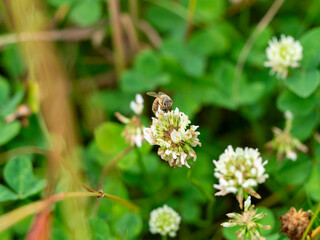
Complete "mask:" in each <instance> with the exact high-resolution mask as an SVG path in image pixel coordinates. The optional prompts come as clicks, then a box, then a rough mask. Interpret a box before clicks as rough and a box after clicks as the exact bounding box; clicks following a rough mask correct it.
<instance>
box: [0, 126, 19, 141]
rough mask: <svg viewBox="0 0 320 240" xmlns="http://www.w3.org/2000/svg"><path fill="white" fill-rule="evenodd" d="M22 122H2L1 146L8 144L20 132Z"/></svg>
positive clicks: (0, 128)
mask: <svg viewBox="0 0 320 240" xmlns="http://www.w3.org/2000/svg"><path fill="white" fill-rule="evenodd" d="M20 128H21V126H20V123H19V122H17V121H15V122H12V123H9V124H4V123H2V122H0V146H1V145H4V144H6V143H7V142H9V141H10V140H11V139H13V138H14V137H15V136H17V135H18V134H19V131H20Z"/></svg>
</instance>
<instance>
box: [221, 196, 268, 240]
mask: <svg viewBox="0 0 320 240" xmlns="http://www.w3.org/2000/svg"><path fill="white" fill-rule="evenodd" d="M244 206H245V207H244V211H243V212H242V214H239V213H228V214H227V216H228V217H229V218H231V220H229V222H225V223H222V224H221V226H223V227H234V226H240V227H241V228H240V229H239V230H238V231H237V232H236V233H235V234H236V235H237V236H238V239H239V240H241V239H251V240H262V239H265V238H264V237H262V236H261V234H260V230H261V229H271V227H270V226H263V225H262V224H260V223H258V222H257V220H259V219H262V218H263V217H264V216H266V215H267V214H265V213H257V212H256V210H255V209H254V205H251V197H250V196H249V197H248V199H247V200H246V201H245V203H244Z"/></svg>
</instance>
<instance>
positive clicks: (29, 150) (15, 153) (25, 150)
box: [0, 146, 48, 165]
mask: <svg viewBox="0 0 320 240" xmlns="http://www.w3.org/2000/svg"><path fill="white" fill-rule="evenodd" d="M25 154H41V155H47V154H48V150H47V149H43V148H39V147H36V146H26V147H18V148H15V149H10V150H8V151H6V152H2V153H0V165H1V164H4V163H6V162H7V161H8V160H10V159H12V158H16V157H19V156H21V155H25Z"/></svg>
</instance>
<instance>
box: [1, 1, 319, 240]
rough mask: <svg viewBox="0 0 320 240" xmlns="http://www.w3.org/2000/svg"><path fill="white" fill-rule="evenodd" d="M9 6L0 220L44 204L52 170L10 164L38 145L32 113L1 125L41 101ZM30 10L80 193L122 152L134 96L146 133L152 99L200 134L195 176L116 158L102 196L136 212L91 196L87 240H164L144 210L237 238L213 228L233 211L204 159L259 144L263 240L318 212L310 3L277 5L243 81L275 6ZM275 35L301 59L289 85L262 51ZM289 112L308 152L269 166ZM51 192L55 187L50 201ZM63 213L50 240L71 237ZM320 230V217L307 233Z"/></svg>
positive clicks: (17, 231) (148, 152)
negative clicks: (290, 43)
mask: <svg viewBox="0 0 320 240" xmlns="http://www.w3.org/2000/svg"><path fill="white" fill-rule="evenodd" d="M8 2H9V1H6V0H4V1H2V4H1V14H0V22H1V23H0V29H1V36H0V51H1V55H0V74H1V78H0V118H1V119H0V120H1V121H0V151H1V153H0V159H1V160H2V161H3V162H2V164H1V165H0V181H1V185H0V201H1V205H0V213H1V214H4V213H7V212H9V211H11V210H13V209H15V208H17V207H19V206H22V205H25V204H27V203H31V202H32V201H35V200H38V199H41V197H42V196H43V194H44V191H45V190H44V189H45V185H46V181H47V180H46V179H47V175H46V174H47V170H48V166H47V164H46V160H45V159H46V158H45V157H44V156H41V155H36V154H28V155H24V154H19V153H16V154H13V155H12V156H18V155H19V156H18V157H12V156H10V154H7V153H8V151H9V150H12V151H13V153H14V150H15V149H18V148H21V147H24V146H37V147H41V148H44V147H46V144H45V141H44V133H43V131H42V127H41V124H42V123H41V121H40V120H39V117H38V115H39V113H38V112H37V110H34V112H33V114H31V116H28V121H29V123H28V124H23V123H22V122H21V121H18V120H16V121H14V122H12V123H10V124H6V123H4V119H5V118H6V117H7V116H8V115H9V114H10V113H13V112H15V111H16V109H17V107H18V106H19V105H20V104H23V103H26V104H29V105H30V106H32V105H37V104H38V101H40V105H41V99H40V100H39V99H34V96H36V95H33V88H32V87H30V84H29V82H30V79H31V78H32V76H30V71H28V67H27V65H28V64H27V62H26V58H25V57H23V54H22V53H21V46H20V42H21V41H20V40H19V37H18V38H17V37H15V32H14V29H15V24H14V23H15V22H14V20H12V19H13V18H14V16H13V15H10V11H9V10H8V6H9V5H10V4H9V3H8ZM29 2H30V3H31V2H33V1H29ZM39 2H41V3H42V14H43V15H44V16H46V18H47V19H48V20H47V24H46V28H45V29H44V30H43V31H45V32H44V38H45V39H46V40H45V41H47V40H49V41H52V42H54V45H55V53H56V55H57V56H58V59H59V61H60V65H61V66H62V68H63V69H64V71H65V72H66V75H67V78H68V80H67V84H66V86H67V87H68V89H67V92H68V98H69V100H70V102H71V106H72V109H73V113H74V118H75V122H74V128H75V130H76V132H77V135H78V142H79V143H78V144H77V153H78V154H79V156H80V157H79V162H78V164H79V165H80V172H81V176H82V179H84V182H86V184H87V185H89V186H91V187H92V188H96V187H98V186H97V182H98V180H99V175H100V173H101V170H102V168H103V167H104V166H105V165H106V164H108V162H110V161H111V160H112V159H113V158H114V157H115V156H117V155H118V154H119V153H120V152H122V151H123V150H124V149H125V148H126V146H127V145H126V143H125V141H124V138H123V136H121V132H122V131H123V128H124V125H123V124H121V123H120V122H119V121H118V120H117V119H116V117H115V116H114V113H115V112H120V113H122V114H123V115H125V116H132V115H133V112H132V111H131V110H130V107H129V105H130V101H132V100H134V98H135V95H136V94H137V93H140V94H142V96H143V97H144V100H145V108H144V113H143V115H142V120H143V123H144V125H145V126H149V124H150V122H151V117H152V116H153V113H152V111H151V106H152V102H153V100H154V99H153V98H152V97H149V96H147V95H146V92H150V91H162V92H165V93H167V94H168V95H169V96H171V98H172V99H173V103H174V104H173V107H178V108H179V110H180V111H183V112H184V113H186V114H187V115H188V116H189V117H190V120H191V122H192V124H194V125H199V126H200V127H199V132H200V133H201V134H200V136H199V139H200V142H201V143H202V147H201V148H200V147H197V148H195V151H196V153H197V155H198V158H197V161H196V162H195V163H194V164H192V166H191V168H192V171H189V172H188V169H187V168H185V167H182V168H171V167H169V165H168V164H167V163H166V162H164V161H163V160H161V158H160V157H159V156H158V155H157V154H156V151H157V147H152V146H150V145H149V144H148V143H144V144H143V146H142V147H141V148H134V149H133V150H132V151H130V153H128V154H127V155H125V156H124V157H123V158H122V159H121V160H120V161H119V162H118V163H117V165H116V167H114V168H112V170H111V171H109V172H108V174H107V177H106V179H105V181H104V184H103V191H104V192H105V193H109V194H113V195H116V196H120V197H122V198H125V199H127V200H129V201H131V202H133V203H135V204H136V205H138V206H139V207H141V209H140V210H141V211H140V212H138V213H135V212H131V211H129V210H128V209H127V208H125V207H123V206H121V205H119V204H118V203H116V202H112V201H110V200H107V199H101V200H99V201H101V204H100V207H99V209H98V211H97V209H94V202H95V201H98V200H96V199H95V198H92V199H88V200H87V201H88V202H87V205H86V207H85V210H84V215H83V219H84V220H83V221H84V225H85V227H86V228H87V229H88V231H89V232H88V236H89V237H87V238H89V239H99V240H100V239H160V236H156V235H151V234H150V233H149V230H148V219H149V213H150V211H151V210H153V209H154V208H157V207H160V206H162V205H163V204H167V205H169V206H170V207H172V208H173V209H175V210H176V211H177V212H178V213H179V214H180V215H181V217H182V221H181V226H180V230H179V232H178V236H177V239H194V240H198V239H236V236H235V235H234V231H235V230H234V229H222V227H220V223H221V222H222V221H225V220H226V216H225V214H226V213H229V212H232V211H236V212H239V211H240V210H239V207H238V205H237V201H236V200H235V197H234V196H231V195H227V196H224V197H214V193H215V190H214V189H213V187H212V185H213V184H214V183H216V182H217V179H216V178H215V177H214V176H213V172H214V165H213V163H212V160H213V159H218V158H219V155H220V154H221V153H222V152H223V151H224V149H225V148H226V147H227V146H228V145H232V146H234V147H237V146H239V147H246V146H248V147H252V148H258V149H259V150H260V152H261V153H262V156H263V158H264V159H268V160H269V163H268V165H267V166H266V169H267V173H268V174H269V175H270V177H269V179H267V181H266V183H265V184H263V185H262V186H259V189H258V192H259V193H260V195H261V196H262V200H260V201H258V200H256V199H254V200H253V203H254V204H255V205H257V206H258V208H261V209H262V210H263V211H265V212H267V213H268V216H267V217H266V218H265V219H264V220H263V221H264V223H265V224H269V225H271V227H272V229H271V230H269V231H265V232H263V234H264V236H266V238H267V239H268V240H277V239H286V236H285V235H283V234H280V233H279V232H280V229H279V226H280V222H279V221H278V219H279V217H280V216H281V215H282V214H284V213H285V212H287V210H288V209H289V208H290V207H291V206H295V207H296V208H303V209H305V210H307V209H311V210H314V209H315V205H316V203H317V202H319V201H320V184H319V183H320V143H319V141H317V138H315V137H314V136H315V134H316V131H317V129H318V128H319V106H320V101H319V94H320V90H319V63H320V57H319V56H320V41H319V39H320V28H317V26H319V25H320V15H319V14H318V13H319V11H320V2H319V1H318V0H306V1H295V0H287V1H284V3H283V5H282V7H281V8H280V10H279V12H278V13H277V14H276V16H275V17H274V18H273V20H272V21H271V23H270V24H268V26H267V27H266V28H265V29H264V30H263V31H262V33H261V34H260V35H259V36H258V38H257V39H256V40H255V41H254V44H253V46H252V48H251V49H250V52H249V54H248V57H247V58H246V59H245V64H244V67H243V71H242V72H241V75H240V76H239V77H238V78H237V77H236V76H235V71H236V64H237V61H238V59H239V54H240V52H241V50H242V48H243V46H244V44H245V43H246V41H247V40H248V38H249V36H250V34H251V33H252V31H253V30H254V29H255V28H256V27H257V24H258V22H259V21H260V20H261V19H262V17H263V16H264V15H265V14H266V12H267V11H268V10H269V8H270V6H271V5H272V4H273V1H269V0H257V1H242V3H240V4H232V3H231V2H229V1H227V0H190V1H188V0H171V1H170V0H141V1H139V0H130V1H125V0H123V1H120V0H106V1H103V0H43V1H39ZM117 7H118V8H117ZM26 14H31V15H32V14H33V13H32V12H28V13H26ZM26 21H27V19H26ZM26 24H27V23H26ZM52 32H55V33H56V35H54V34H52ZM50 33H51V34H52V35H50ZM281 34H285V35H291V36H293V37H294V38H295V39H297V40H300V41H301V44H302V46H303V55H304V58H303V60H302V63H301V68H300V69H298V70H297V71H295V72H292V75H291V76H289V78H288V79H287V80H285V81H283V80H278V79H276V77H274V76H271V75H270V74H269V69H267V68H265V67H264V66H263V63H264V61H266V54H265V49H266V47H267V46H268V41H269V40H270V39H271V38H272V37H273V36H277V37H279V36H280V35H281ZM38 40H39V39H38ZM38 40H37V41H38ZM32 41H33V40H31V41H30V43H31V44H32ZM37 41H34V42H33V44H36V43H37ZM35 46H36V45H35ZM36 64H37V63H36ZM301 71H302V72H303V73H305V72H307V73H310V72H312V73H313V74H312V77H300V75H301V74H300V75H299V72H301ZM35 80H36V81H37V80H38V79H35ZM31 86H32V84H31ZM40 89H41V88H40ZM34 109H36V108H34ZM286 110H290V111H291V112H292V113H293V114H294V120H293V128H292V130H291V133H292V134H293V135H294V136H295V137H297V138H298V139H299V140H301V141H303V142H304V143H305V144H306V145H307V146H308V147H309V151H308V153H306V154H301V153H299V155H298V159H297V161H296V162H292V161H290V160H288V159H285V160H283V161H282V162H277V160H276V156H275V154H274V153H268V152H267V151H266V147H265V143H267V142H268V141H270V140H271V139H272V137H273V135H272V132H271V128H272V127H273V126H277V127H279V128H283V127H284V118H283V113H284V111H286ZM316 136H317V135H316ZM9 160H10V161H9ZM5 162H6V163H5ZM64 174H68V173H64ZM17 178H19V179H20V180H21V181H25V186H23V187H22V188H21V187H19V186H17V185H16V183H15V182H14V181H15V180H14V179H17ZM61 184H62V185H63V182H62V183H61V182H60V185H61ZM197 184H198V185H201V187H199V186H197ZM58 189H59V184H58V185H57V187H56V192H58ZM63 211H65V209H64V208H61V207H60V203H58V204H56V205H55V208H54V211H53V208H52V214H51V219H52V221H51V223H52V228H51V231H52V239H54V240H55V239H75V238H74V235H73V232H72V230H71V229H70V228H69V227H68V226H67V224H65V222H64V221H62V220H61V219H63ZM32 221H33V217H28V218H26V219H25V220H23V221H21V222H19V223H18V224H16V225H15V226H14V227H12V228H10V229H9V230H6V231H5V232H3V233H1V234H0V239H24V238H25V236H26V234H27V232H28V229H29V228H30V226H31V224H32ZM319 223H320V220H319V218H317V219H316V221H315V223H314V227H316V226H319ZM84 239H86V238H84Z"/></svg>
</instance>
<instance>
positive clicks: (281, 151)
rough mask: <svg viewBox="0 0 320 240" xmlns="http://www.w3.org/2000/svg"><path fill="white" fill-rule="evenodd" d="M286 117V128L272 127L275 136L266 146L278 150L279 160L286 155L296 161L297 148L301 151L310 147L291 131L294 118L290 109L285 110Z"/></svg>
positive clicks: (305, 150)
mask: <svg viewBox="0 0 320 240" xmlns="http://www.w3.org/2000/svg"><path fill="white" fill-rule="evenodd" d="M285 119H286V124H285V129H284V130H281V129H279V128H276V127H274V128H272V132H273V134H274V137H273V139H272V140H271V141H270V142H268V143H267V144H266V146H267V148H269V149H271V150H275V151H276V152H277V158H278V160H282V159H283V158H284V157H286V158H288V159H291V160H292V161H296V160H297V150H298V151H301V152H307V151H308V148H307V146H305V145H304V144H302V143H301V142H300V141H299V139H297V138H295V137H294V136H292V135H291V133H290V130H291V126H292V120H293V115H292V113H291V112H288V111H287V112H285Z"/></svg>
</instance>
